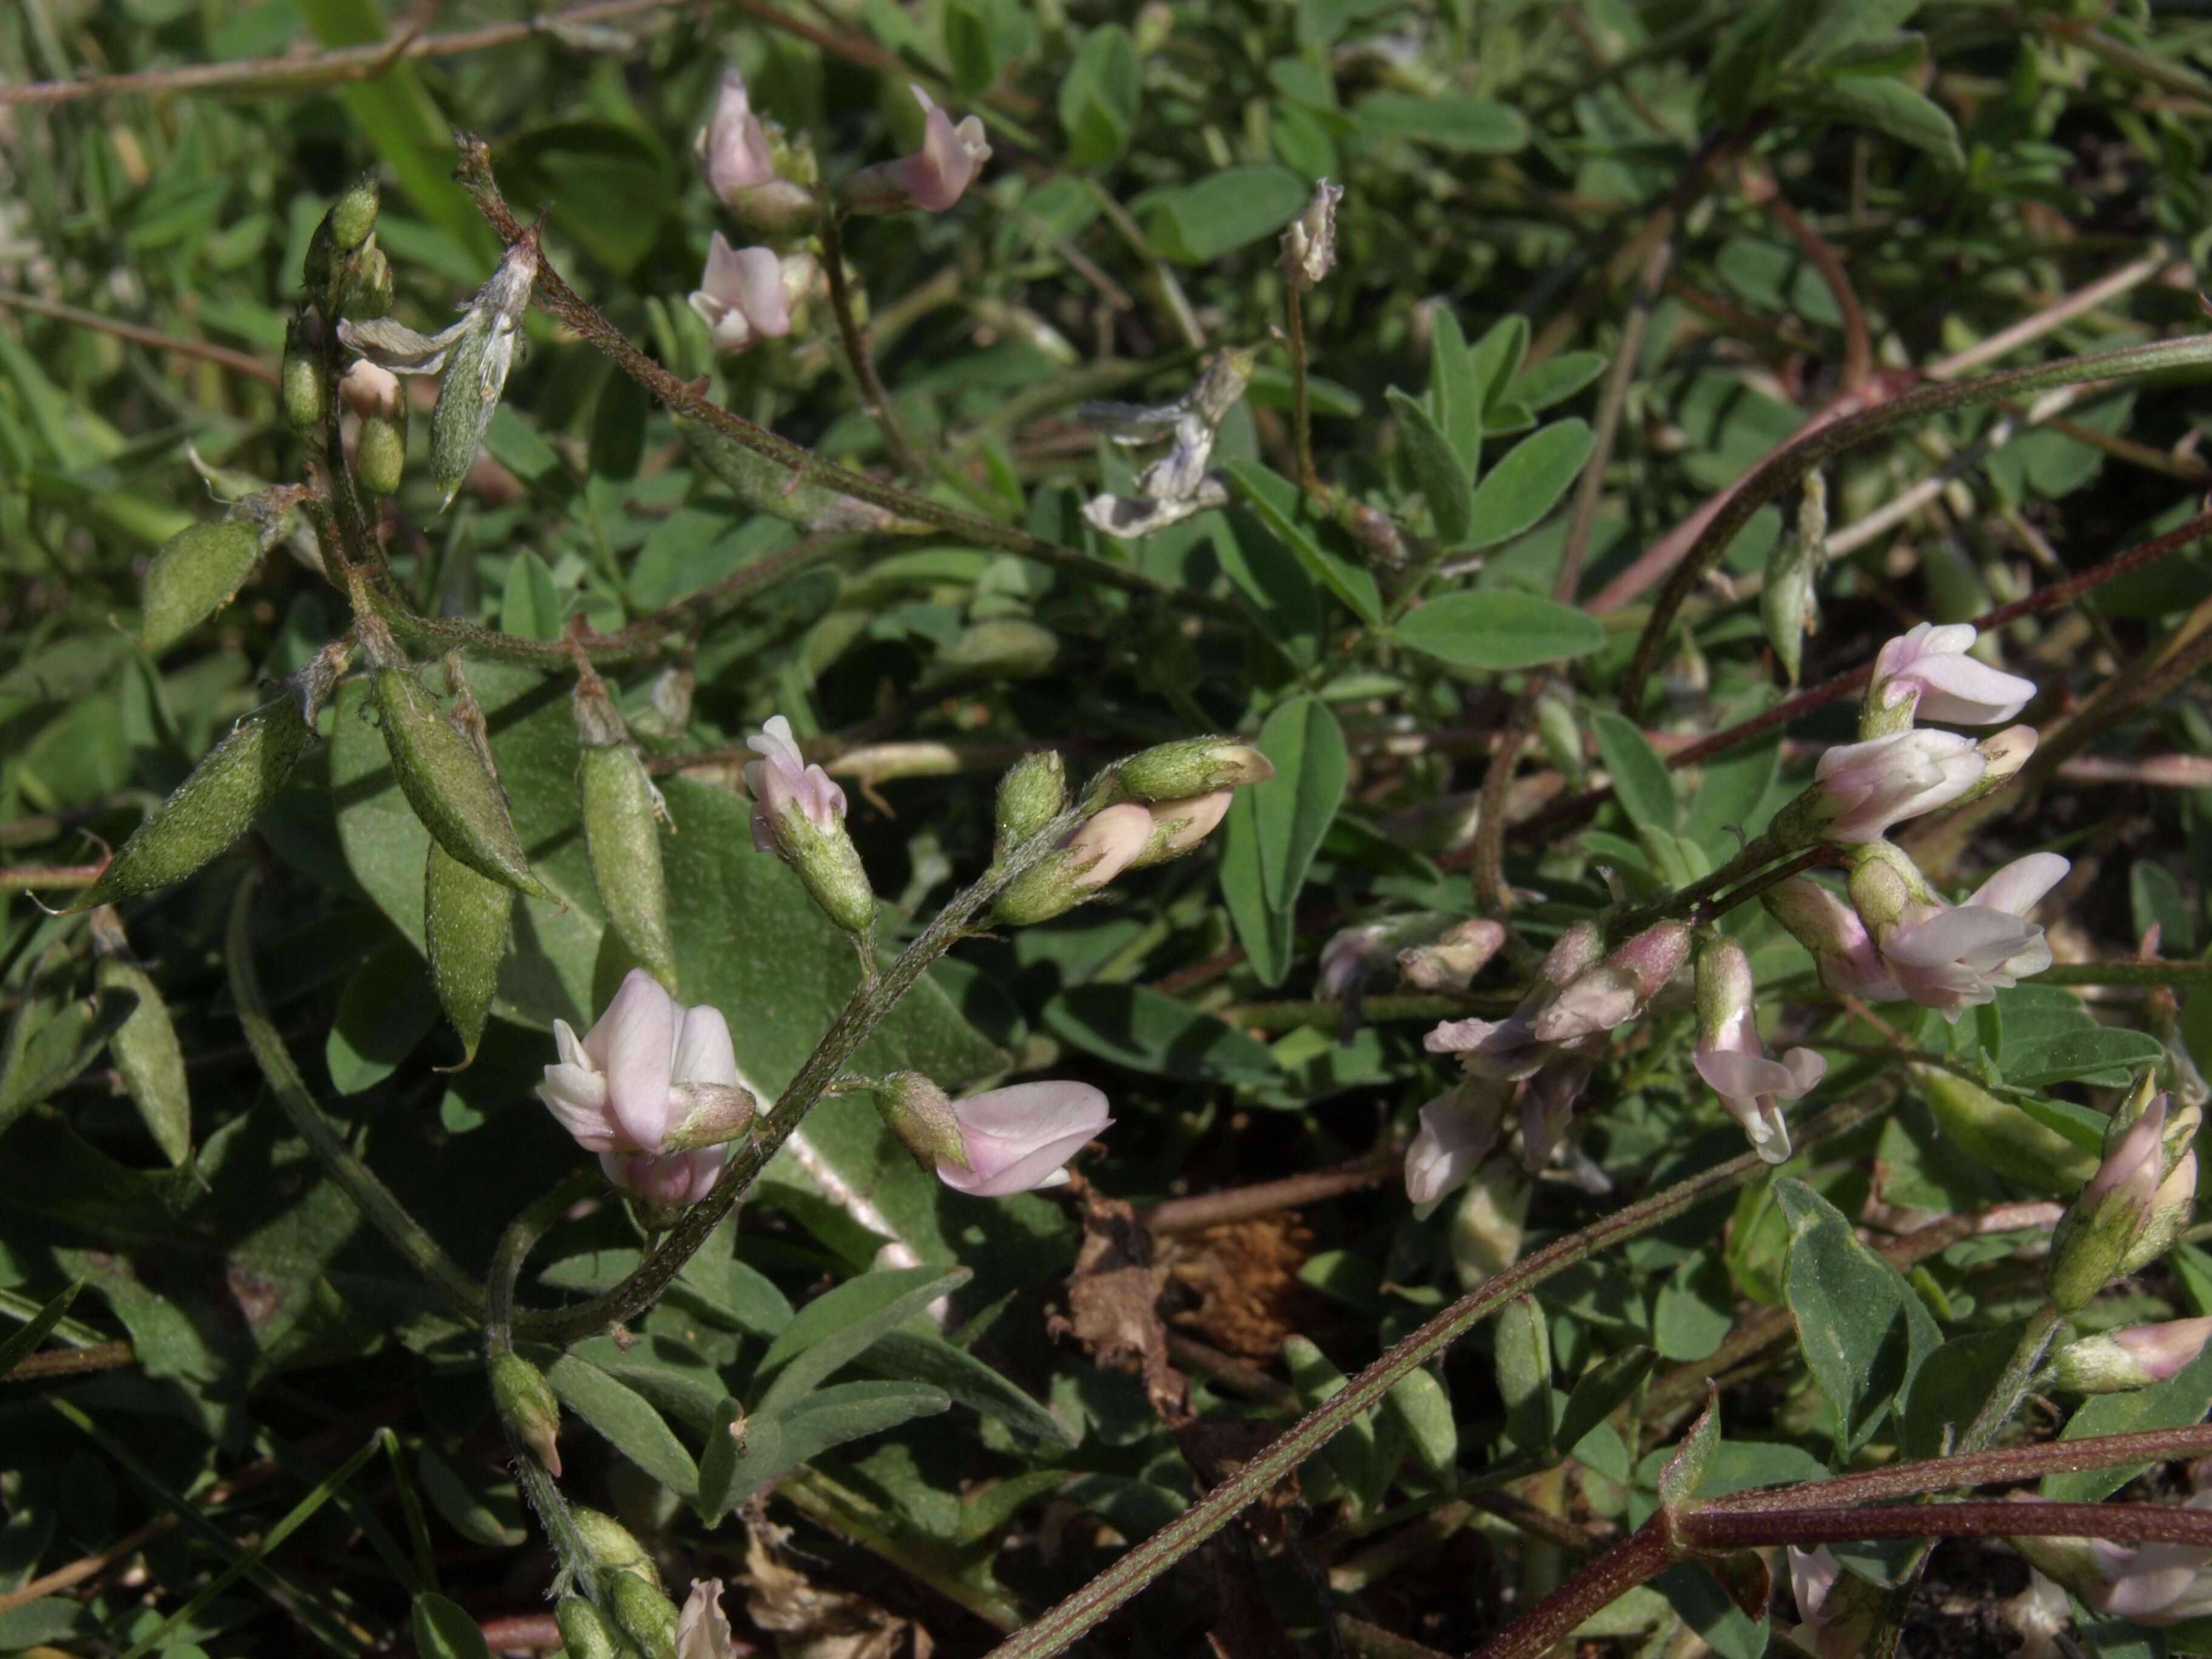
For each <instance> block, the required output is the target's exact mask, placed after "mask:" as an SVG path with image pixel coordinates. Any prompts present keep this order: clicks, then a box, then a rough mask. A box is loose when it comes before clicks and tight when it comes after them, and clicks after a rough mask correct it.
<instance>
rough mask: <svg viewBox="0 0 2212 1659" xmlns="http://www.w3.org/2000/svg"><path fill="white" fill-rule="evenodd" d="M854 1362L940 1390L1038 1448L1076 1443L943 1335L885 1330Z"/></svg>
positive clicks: (1043, 1411) (1042, 1410) (1062, 1448)
mask: <svg viewBox="0 0 2212 1659" xmlns="http://www.w3.org/2000/svg"><path fill="white" fill-rule="evenodd" d="M858 1364H860V1368H861V1369H862V1370H870V1371H873V1372H874V1373H875V1374H876V1375H877V1376H883V1377H889V1378H890V1379H891V1380H893V1381H895V1382H900V1383H927V1384H928V1385H930V1386H931V1387H933V1388H937V1389H943V1390H944V1391H945V1394H946V1395H949V1396H950V1397H951V1399H952V1401H954V1402H955V1403H956V1404H958V1405H962V1406H966V1407H969V1408H970V1409H972V1410H975V1411H978V1412H981V1413H982V1414H983V1415H984V1416H986V1417H991V1418H996V1419H998V1420H999V1421H1000V1422H1001V1423H1003V1424H1005V1425H1006V1426H1007V1427H1008V1428H1010V1429H1012V1430H1013V1431H1014V1432H1015V1433H1017V1434H1018V1435H1021V1436H1022V1437H1024V1438H1025V1439H1028V1440H1030V1441H1031V1442H1033V1443H1036V1445H1037V1446H1038V1447H1040V1448H1042V1449H1048V1450H1053V1451H1073V1449H1075V1446H1076V1444H1077V1437H1076V1436H1075V1434H1074V1433H1073V1432H1072V1431H1070V1430H1069V1428H1068V1426H1067V1425H1066V1424H1065V1423H1063V1422H1061V1421H1060V1419H1058V1418H1057V1417H1054V1415H1053V1414H1052V1413H1050V1412H1049V1411H1048V1410H1047V1409H1045V1407H1043V1406H1042V1404H1040V1403H1039V1402H1038V1401H1036V1400H1034V1399H1032V1398H1030V1395H1027V1394H1025V1393H1024V1392H1023V1390H1022V1389H1019V1388H1018V1387H1016V1386H1015V1385H1014V1384H1013V1383H1011V1382H1009V1381H1008V1380H1007V1379H1006V1377H1004V1376H1001V1375H1000V1373H999V1372H997V1371H996V1370H993V1369H992V1368H991V1367H990V1366H988V1365H987V1364H984V1363H983V1362H982V1361H981V1360H980V1359H978V1358H976V1357H975V1355H974V1354H972V1353H970V1352H969V1351H968V1350H967V1349H965V1348H963V1347H960V1346H957V1345H955V1344H953V1343H951V1342H947V1341H946V1340H945V1339H944V1338H943V1337H940V1336H932V1335H927V1334H924V1333H922V1332H921V1331H911V1330H908V1331H888V1332H886V1333H885V1334H883V1335H882V1336H879V1337H878V1338H877V1339H876V1340H875V1343H874V1345H873V1346H872V1347H870V1348H869V1349H868V1350H867V1351H866V1352H865V1353H863V1354H862V1355H861V1356H860V1359H859V1361H858Z"/></svg>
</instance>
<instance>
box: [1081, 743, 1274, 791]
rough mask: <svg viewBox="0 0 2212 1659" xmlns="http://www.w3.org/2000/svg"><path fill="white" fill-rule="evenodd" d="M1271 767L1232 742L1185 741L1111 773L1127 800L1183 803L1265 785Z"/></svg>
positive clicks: (1142, 755) (1134, 757) (1158, 748)
mask: <svg viewBox="0 0 2212 1659" xmlns="http://www.w3.org/2000/svg"><path fill="white" fill-rule="evenodd" d="M1274 775H1275V763H1273V761H1271V760H1269V759H1268V758H1267V757H1266V756H1265V755H1263V754H1261V752H1260V751H1259V750H1256V749H1255V748H1253V747H1252V745H1251V744H1246V743H1239V742H1237V739H1236V738H1184V739H1183V740H1182V741H1181V742H1180V743H1164V744H1158V745H1157V746H1156V747H1154V748H1151V749H1147V750H1144V751H1143V752H1142V753H1140V754H1135V755H1132V756H1130V757H1129V758H1128V759H1127V760H1125V761H1123V762H1122V763H1121V765H1119V766H1117V767H1115V769H1114V783H1115V788H1116V790H1117V792H1118V793H1120V794H1121V795H1122V796H1124V797H1126V798H1127V799H1130V800H1141V801H1156V800H1185V799H1189V798H1190V797H1192V796H1194V795H1210V794H1212V793H1213V792H1214V791H1215V790H1217V789H1241V788H1243V787H1244V786H1245V785H1247V784H1253V783H1265V782H1266V781H1267V780H1268V779H1269V778H1272V777H1273V776H1274Z"/></svg>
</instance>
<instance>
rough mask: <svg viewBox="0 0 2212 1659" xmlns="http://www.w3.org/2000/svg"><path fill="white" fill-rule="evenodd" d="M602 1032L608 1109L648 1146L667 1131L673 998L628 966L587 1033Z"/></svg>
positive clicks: (634, 1138) (673, 1039) (673, 1041)
mask: <svg viewBox="0 0 2212 1659" xmlns="http://www.w3.org/2000/svg"><path fill="white" fill-rule="evenodd" d="M602 1032H605V1038H604V1041H605V1045H606V1061H605V1073H606V1079H607V1109H608V1110H609V1112H611V1114H612V1115H613V1117H614V1120H615V1121H616V1122H617V1124H619V1125H621V1127H622V1131H623V1133H624V1134H626V1135H628V1136H629V1138H630V1139H631V1140H632V1141H634V1142H635V1143H636V1144H637V1145H638V1146H641V1147H644V1148H646V1149H647V1150H648V1151H650V1150H652V1149H653V1148H655V1147H658V1146H659V1145H660V1142H661V1138H662V1137H663V1136H664V1135H665V1134H666V1133H668V1113H669V1100H668V1075H669V1071H668V1068H669V1061H670V1060H671V1057H672V1056H673V1055H674V1054H675V1052H676V1000H675V999H674V998H672V997H671V996H670V995H669V994H668V993H667V992H666V991H665V990H664V989H663V988H662V987H661V984H660V981H659V980H657V979H655V978H653V975H650V974H648V973H647V972H646V971H645V970H644V969H642V968H633V969H630V970H629V974H627V975H625V976H624V977H623V982H622V989H621V990H619V991H617V992H616V993H615V1000H613V1001H612V1002H611V1003H609V1004H608V1005H607V1011H606V1012H605V1013H604V1014H602V1015H600V1016H599V1024H597V1025H594V1026H593V1027H592V1036H591V1037H587V1038H586V1039H585V1042H586V1046H587V1047H588V1046H589V1044H590V1042H591V1041H592V1038H593V1037H599V1036H600V1034H601V1033H602Z"/></svg>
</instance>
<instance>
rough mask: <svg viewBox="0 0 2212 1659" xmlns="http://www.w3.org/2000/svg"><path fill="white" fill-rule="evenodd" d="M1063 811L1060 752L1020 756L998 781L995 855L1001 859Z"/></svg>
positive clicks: (1064, 787)
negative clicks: (997, 853) (996, 844)
mask: <svg viewBox="0 0 2212 1659" xmlns="http://www.w3.org/2000/svg"><path fill="white" fill-rule="evenodd" d="M1066 810H1067V769H1066V765H1065V764H1064V763H1062V762H1061V760H1060V751H1059V750H1055V749H1048V750H1044V751H1043V752H1042V753H1041V754H1036V755H1024V756H1023V757H1021V759H1019V760H1018V761H1016V762H1015V763H1013V764H1012V766H1010V767H1008V768H1007V769H1006V775H1005V776H1004V777H1002V778H1000V780H999V810H998V850H999V856H1000V857H1001V858H1004V857H1005V856H1006V854H1008V853H1010V852H1012V850H1013V849H1014V848H1017V847H1019V846H1020V845H1021V844H1022V843H1023V842H1025V841H1027V840H1028V839H1029V838H1030V836H1034V835H1035V834H1036V832H1037V831H1038V830H1040V829H1043V828H1044V827H1045V825H1046V824H1048V823H1051V822H1052V821H1053V819H1054V818H1056V817H1059V816H1060V814H1061V813H1062V812H1064V811H1066Z"/></svg>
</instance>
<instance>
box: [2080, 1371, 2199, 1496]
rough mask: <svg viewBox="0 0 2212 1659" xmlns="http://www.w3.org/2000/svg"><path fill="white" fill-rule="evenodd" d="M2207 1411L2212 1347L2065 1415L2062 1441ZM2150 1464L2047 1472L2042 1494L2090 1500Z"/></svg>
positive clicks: (2169, 1424) (2145, 1427)
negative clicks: (2156, 1377)
mask: <svg viewBox="0 0 2212 1659" xmlns="http://www.w3.org/2000/svg"><path fill="white" fill-rule="evenodd" d="M2208 1410H2212V1346H2208V1347H2207V1348H2206V1349H2205V1350H2204V1352H2202V1353H2200V1354H2198V1355H2197V1358H2194V1359H2192V1360H2191V1361H2190V1362H2189V1363H2188V1364H2186V1365H2184V1366H2183V1367H2182V1368H2181V1369H2180V1370H2178V1371H2176V1372H2175V1373H2174V1374H2173V1375H2172V1376H2169V1377H2167V1378H2166V1381H2165V1382H2163V1383H2153V1384H2152V1385H2151V1386H2150V1387H2149V1388H2148V1389H2137V1390H2136V1392H2135V1393H2133V1394H2107V1395H2098V1396H2097V1398H2095V1399H2093V1400H2092V1401H2088V1402H2087V1404H2086V1405H2084V1406H2083V1407H2081V1410H2079V1411H2077V1412H2075V1413H2074V1415H2073V1416H2072V1417H2071V1418H2069V1419H2068V1420H2067V1424H2066V1431H2065V1432H2064V1433H2063V1434H2062V1435H2060V1436H2059V1438H2060V1439H2061V1440H2087V1439H2091V1438H2093V1437H2096V1436H2098V1435H2105V1434H2142V1433H2146V1432H2148V1431H2151V1430H2154V1429H2180V1428H2186V1427H2188V1426H2189V1425H2191V1424H2192V1423H2201V1422H2203V1420H2204V1413H2206V1412H2207V1411H2208ZM2149 1467H2150V1465H2149V1464H2148V1463H2138V1464H2135V1465H2133V1466H2132V1467H2123V1468H2111V1469H2081V1470H2079V1471H2077V1472H2075V1473H2074V1474H2046V1475H2045V1476H2044V1477H2043V1495H2044V1496H2045V1498H2051V1499H2054V1500H2056V1501H2057V1502H2058V1503H2061V1504H2094V1503H2096V1502H2098V1501H2099V1500H2100V1499H2102V1498H2108V1497H2110V1496H2111V1495H2112V1493H2114V1492H2118V1490H2119V1489H2120V1488H2121V1487H2122V1486H2126V1485H2127V1484H2128V1482H2129V1481H2130V1480H2134V1479H2135V1478H2136V1476H2137V1475H2139V1474H2142V1473H2143V1471H2144V1470H2146V1469H2148V1468H2149Z"/></svg>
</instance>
